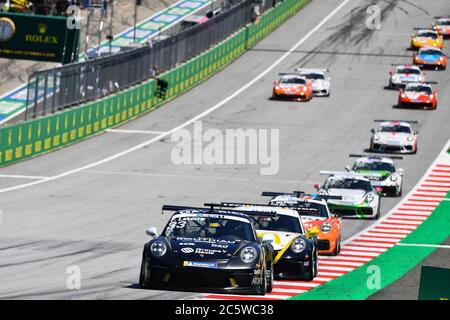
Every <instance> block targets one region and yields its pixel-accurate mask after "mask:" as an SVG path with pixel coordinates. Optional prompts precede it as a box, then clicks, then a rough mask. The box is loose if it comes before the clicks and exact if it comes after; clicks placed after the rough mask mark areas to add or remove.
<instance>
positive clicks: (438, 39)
mask: <svg viewBox="0 0 450 320" xmlns="http://www.w3.org/2000/svg"><path fill="white" fill-rule="evenodd" d="M443 42H444V38H443V37H442V36H441V35H440V34H439V33H437V31H434V30H428V29H420V30H419V31H417V33H416V34H413V35H412V36H411V48H412V49H420V48H422V47H424V46H433V47H438V48H442V45H443Z"/></svg>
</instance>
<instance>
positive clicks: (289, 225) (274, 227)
mask: <svg viewBox="0 0 450 320" xmlns="http://www.w3.org/2000/svg"><path fill="white" fill-rule="evenodd" d="M252 219H253V220H254V226H255V229H256V230H270V231H282V232H292V233H303V230H302V225H301V224H300V221H299V219H298V217H294V216H288V215H281V214H280V215H277V216H274V217H267V216H252Z"/></svg>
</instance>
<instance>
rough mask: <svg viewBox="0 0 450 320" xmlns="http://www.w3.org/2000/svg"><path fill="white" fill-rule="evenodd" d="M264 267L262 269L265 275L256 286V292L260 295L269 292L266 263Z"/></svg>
mask: <svg viewBox="0 0 450 320" xmlns="http://www.w3.org/2000/svg"><path fill="white" fill-rule="evenodd" d="M263 268H264V269H263V270H262V274H263V276H262V277H261V283H260V284H259V285H258V286H257V288H256V294H258V295H260V296H264V295H265V294H266V292H267V275H266V266H265V265H264V266H263Z"/></svg>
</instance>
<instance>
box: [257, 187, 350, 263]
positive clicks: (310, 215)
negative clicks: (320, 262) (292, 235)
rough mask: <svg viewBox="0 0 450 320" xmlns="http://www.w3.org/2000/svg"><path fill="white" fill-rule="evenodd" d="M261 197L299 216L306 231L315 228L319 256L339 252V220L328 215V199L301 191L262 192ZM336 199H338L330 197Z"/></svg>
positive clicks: (270, 203)
mask: <svg viewBox="0 0 450 320" xmlns="http://www.w3.org/2000/svg"><path fill="white" fill-rule="evenodd" d="M262 196H266V197H272V199H271V200H270V202H269V205H271V206H278V207H288V208H291V209H294V210H296V211H297V212H298V214H299V215H300V217H301V219H302V221H303V224H304V226H305V228H306V229H307V230H310V229H311V228H315V229H317V230H319V233H318V234H317V239H318V241H317V247H318V250H319V254H321V255H333V256H335V255H337V254H338V253H339V252H340V251H341V224H342V222H341V218H340V217H338V216H336V215H333V214H331V213H330V210H329V209H328V205H327V202H326V200H327V199H329V198H330V197H326V196H319V195H317V194H306V193H304V192H301V191H294V192H293V193H282V192H263V193H262ZM332 198H334V199H338V198H340V197H332Z"/></svg>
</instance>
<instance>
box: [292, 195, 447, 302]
mask: <svg viewBox="0 0 450 320" xmlns="http://www.w3.org/2000/svg"><path fill="white" fill-rule="evenodd" d="M446 197H447V198H450V193H448V194H447V196H446ZM449 234H450V201H442V202H441V203H440V204H439V206H438V207H437V208H436V209H435V210H434V211H433V213H432V214H431V215H430V216H429V217H428V219H427V220H425V221H424V222H423V223H422V224H421V225H420V226H419V227H418V228H417V229H416V230H414V231H413V232H412V233H410V234H409V235H408V236H407V237H405V238H404V239H403V240H402V241H400V243H402V244H432V245H438V244H441V243H443V242H444V241H445V240H446V239H447V238H448V236H449ZM435 250H436V249H435V248H433V247H416V246H401V245H396V246H394V247H392V248H391V249H389V250H387V251H386V252H384V253H382V254H381V255H379V256H378V257H376V258H375V259H373V260H372V261H370V262H368V263H367V264H364V265H363V266H361V267H359V268H357V269H355V270H353V271H351V272H349V273H347V274H345V275H343V276H341V277H339V278H336V279H334V280H332V281H330V282H327V283H325V284H323V285H321V286H318V287H316V288H314V289H313V290H311V291H308V292H305V293H303V294H301V295H298V296H295V297H292V298H291V299H292V300H360V299H367V298H368V297H369V296H371V295H373V294H374V293H376V292H378V291H379V290H381V289H382V288H384V287H386V286H388V285H389V284H391V283H393V282H394V281H396V280H398V279H400V278H401V277H402V276H403V275H404V274H406V273H407V272H408V271H410V270H411V269H412V268H414V267H415V266H416V265H417V264H419V263H420V262H421V261H422V260H423V259H425V258H426V257H427V256H428V255H429V254H431V253H432V252H433V251H435ZM374 266H375V267H374ZM377 267H378V268H379V269H378V268H377ZM374 269H376V270H377V271H378V270H379V272H380V276H381V281H380V286H379V288H371V287H373V285H372V284H373V283H372V282H371V278H370V277H371V276H372V275H373V274H374V271H373V270H374ZM368 282H369V285H368Z"/></svg>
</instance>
